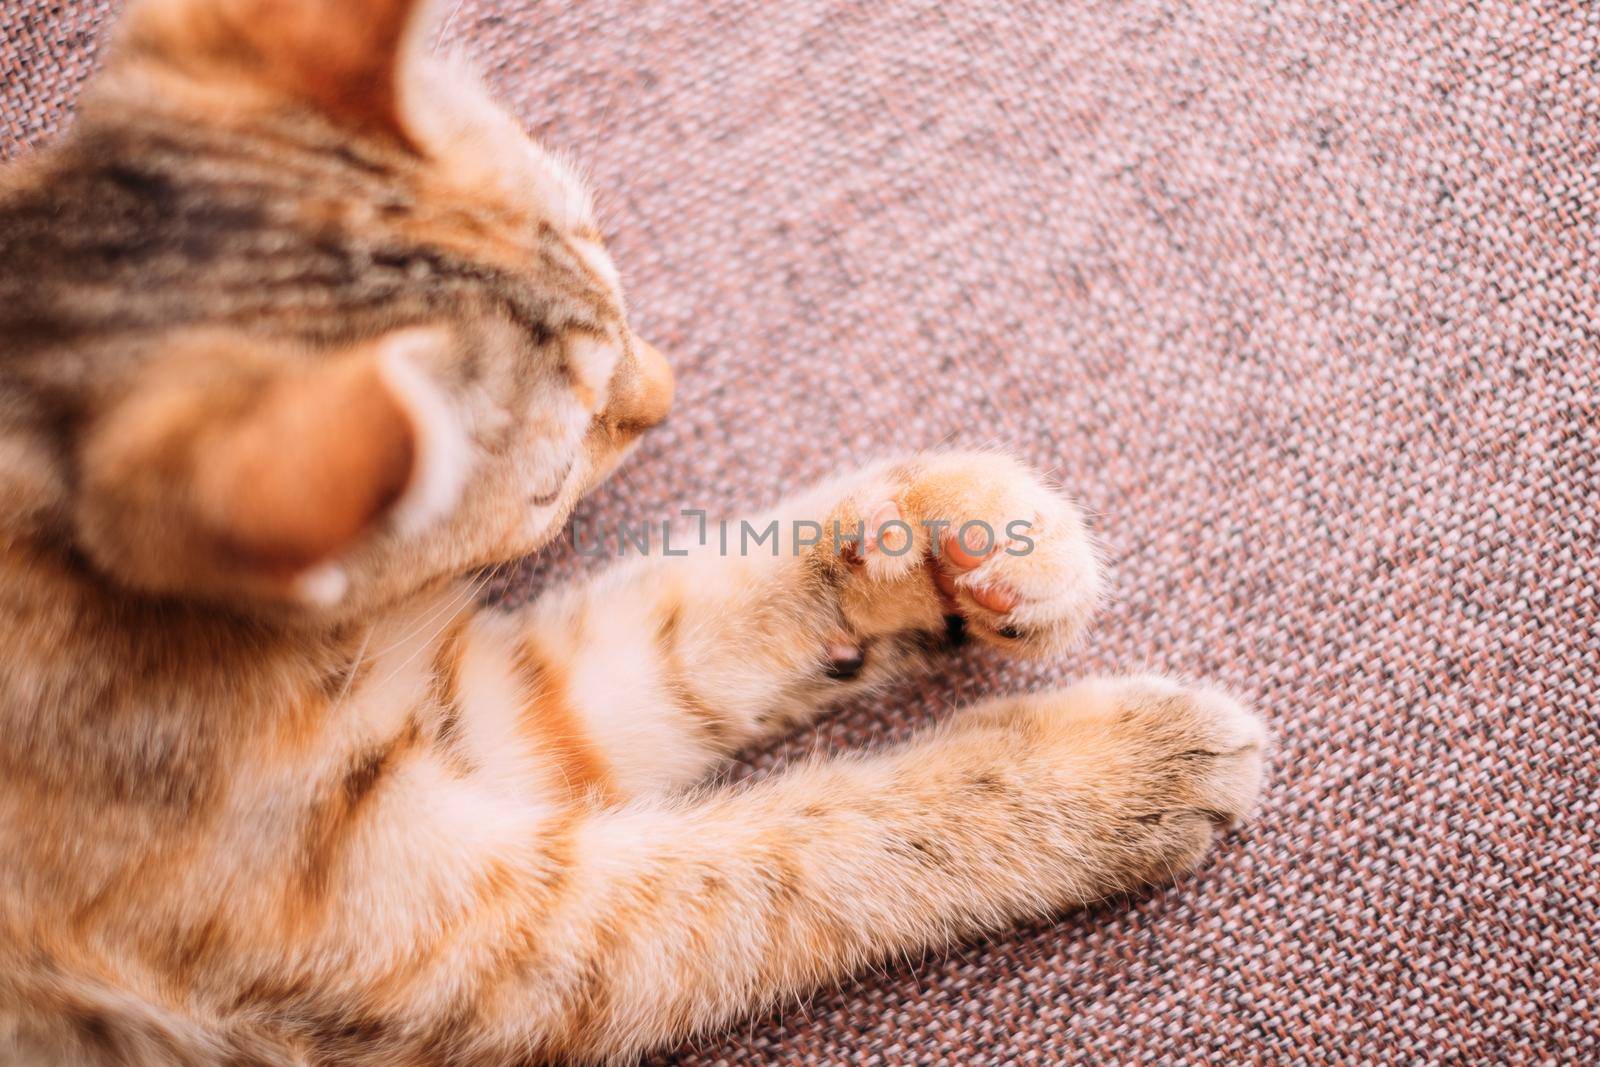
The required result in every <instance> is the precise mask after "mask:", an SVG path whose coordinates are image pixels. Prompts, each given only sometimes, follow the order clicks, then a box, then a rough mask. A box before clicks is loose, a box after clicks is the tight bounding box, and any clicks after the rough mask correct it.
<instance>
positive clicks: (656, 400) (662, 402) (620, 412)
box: [606, 336, 673, 432]
mask: <svg viewBox="0 0 1600 1067" xmlns="http://www.w3.org/2000/svg"><path fill="white" fill-rule="evenodd" d="M628 371H629V372H625V373H619V374H618V375H617V379H616V381H615V382H614V384H613V386H612V393H611V403H610V404H609V405H608V411H607V412H606V414H607V415H608V416H609V418H610V420H611V422H612V423H613V424H614V425H616V426H618V427H620V428H622V429H626V430H632V431H635V432H637V431H641V430H648V429H649V428H650V427H652V426H655V425H656V424H657V423H659V422H661V420H662V419H665V418H666V417H667V412H669V411H671V410H672V384H673V383H672V367H671V365H669V364H668V363H667V357H665V356H663V355H662V354H661V353H660V352H658V351H656V347H655V346H654V345H651V344H647V343H645V342H644V341H642V340H640V339H639V338H638V337H637V336H635V337H634V339H633V366H632V367H631V368H628Z"/></svg>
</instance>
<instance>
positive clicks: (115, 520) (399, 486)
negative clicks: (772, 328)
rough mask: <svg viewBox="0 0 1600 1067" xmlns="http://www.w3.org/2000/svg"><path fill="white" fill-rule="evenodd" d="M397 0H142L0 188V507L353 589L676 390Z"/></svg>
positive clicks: (561, 194)
mask: <svg viewBox="0 0 1600 1067" xmlns="http://www.w3.org/2000/svg"><path fill="white" fill-rule="evenodd" d="M430 31H431V21H430V5H429V4H428V3H426V2H424V0H142V2H135V3H134V4H133V5H132V6H131V7H130V10H129V12H128V14H127V16H126V18H125V21H124V24H123V25H122V27H121V28H120V32H119V34H118V36H117V38H116V39H115V42H114V45H113V47H112V48H111V51H110V54H109V57H108V59H107V62H106V64H105V69H104V70H103V72H102V73H101V74H100V75H99V77H98V78H97V79H96V80H95V82H94V83H92V84H91V86H90V88H89V90H88V91H87V92H86V94H85V97H84V101H83V103H82V106H81V108H80V112H79V116H78V119H77V121H76V123H75V125H74V127H73V129H72V131H71V132H70V134H69V135H68V136H66V137H65V138H63V139H62V140H61V141H60V142H58V143H57V144H56V145H54V146H52V147H51V148H50V149H48V150H46V151H44V152H41V153H39V154H38V155H37V156H35V157H34V158H32V159H29V160H26V161H24V162H23V163H22V164H21V165H19V166H16V167H13V168H12V170H11V171H10V173H8V174H6V175H5V176H4V179H3V184H0V345H3V346H4V348H5V351H4V352H0V468H3V474H0V477H4V478H5V479H6V484H5V485H4V486H0V494H3V502H4V505H5V506H4V507H3V508H0V511H3V512H4V514H0V522H4V523H8V524H10V525H11V527H12V529H11V530H7V531H0V532H3V533H10V534H13V535H14V534H15V532H16V530H17V529H19V528H22V527H29V528H31V529H35V530H42V531H47V532H49V534H50V536H53V537H56V538H62V539H66V540H68V541H70V543H71V544H70V547H71V548H72V549H73V551H74V552H75V553H76V555H77V556H79V557H80V558H82V559H85V560H87V561H88V564H89V565H90V566H92V567H93V568H95V569H96V570H98V571H99V572H100V573H101V574H102V575H103V576H105V577H106V578H107V579H108V580H110V581H112V582H114V583H118V584H120V585H122V586H124V587H126V588H128V589H131V590H135V591H138V592H141V593H149V594H158V595H163V596H177V597H202V598H210V599H215V598H224V599H230V600H234V601H238V602H242V603H263V604H279V605H296V604H304V605H309V606H311V607H312V608H314V609H315V610H318V611H329V610H331V611H341V610H347V609H348V610H353V609H354V608H355V607H358V606H360V605H363V604H371V603H373V602H375V601H377V600H380V599H383V598H386V597H391V596H395V595H399V594H400V593H403V592H404V591H405V590H406V589H408V588H412V587H415V586H416V585H418V584H420V583H421V582H423V581H426V580H427V579H429V578H431V577H434V576H437V575H440V574H443V573H446V572H456V571H461V570H464V569H467V568H471V567H474V566H479V565H482V564H485V563H489V562H493V561H496V560H502V559H509V558H512V557H515V556H518V555H521V554H524V553H526V552H529V551H531V550H533V549H535V548H537V547H539V546H540V545H542V544H544V543H545V542H547V541H548V540H550V539H551V538H552V537H553V536H554V535H555V534H556V532H557V531H558V530H559V528H560V526H561V524H562V523H563V522H564V521H565V519H566V517H567V514H568V512H569V511H570V509H571V508H572V506H573V504H574V502H575V501H576V500H577V498H578V497H579V496H580V495H582V493H584V492H585V491H586V490H587V489H589V488H590V487H592V486H593V485H594V484H595V483H596V482H597V481H598V480H599V479H601V478H603V477H604V476H605V475H606V474H607V473H608V472H609V471H610V470H611V469H612V468H613V467H614V466H615V465H616V463H617V462H618V461H619V460H620V459H621V458H622V456H623V455H624V454H625V453H626V451H627V450H628V449H629V448H630V447H631V445H632V444H633V443H634V441H635V440H636V438H637V436H638V434H639V433H640V432H641V431H642V430H644V429H647V428H648V427H650V426H652V425H654V424H656V423H658V422H659V421H660V420H661V419H662V418H663V417H664V416H665V415H666V412H667V409H668V407H669V406H670V403H671V393H672V376H671V372H670V371H669V370H668V368H667V365H666V363H665V361H664V360H663V359H662V358H661V356H660V355H659V354H658V353H656V352H655V351H654V350H653V349H652V348H650V347H649V346H648V345H646V344H645V343H643V342H642V341H641V340H640V339H639V338H637V337H636V336H634V334H633V333H632V331H631V330H630V329H629V327H628V325H627V321H626V317H625V305H624V302H623V296H622V292H621V289H620V286H619V284H618V276H617V272H616V269H615V268H614V266H613V264H612V261H611V259H610V257H609V256H608V254H607V252H606V250H605V248H604V247H603V246H602V244H601V241H600V236H599V232H598V230H597V227H596V221H595V219H594V216H593V209H592V207H591V204H590V200H589V196H588V194H587V192H586V190H585V189H584V187H583V185H582V183H581V182H580V181H579V180H578V178H577V177H576V176H575V175H574V173H573V171H572V170H571V169H570V168H569V167H568V166H566V165H564V164H563V163H562V162H561V161H560V160H559V159H557V158H555V157H553V156H551V155H550V154H548V153H546V152H545V151H543V150H542V149H541V148H539V147H538V146H537V145H535V144H534V143H533V142H532V141H531V140H529V139H528V137H527V136H526V135H525V134H524V133H523V132H522V131H521V130H520V129H519V128H518V126H517V125H516V123H514V122H513V121H512V120H511V119H510V118H509V117H508V116H507V115H506V114H505V113H504V112H502V111H501V110H500V109H499V108H498V107H497V106H495V105H494V104H493V103H492V102H490V101H489V99H488V98H487V97H486V96H485V94H484V93H483V91H482V90H481V89H480V88H478V86H477V83H476V82H475V81H474V80H473V79H471V78H470V77H466V76H464V75H463V74H462V73H461V72H460V71H459V70H457V69H454V67H453V65H452V64H451V63H449V62H447V61H441V60H440V59H438V58H436V57H434V56H432V55H431V54H430V52H429V49H428V43H429V37H430Z"/></svg>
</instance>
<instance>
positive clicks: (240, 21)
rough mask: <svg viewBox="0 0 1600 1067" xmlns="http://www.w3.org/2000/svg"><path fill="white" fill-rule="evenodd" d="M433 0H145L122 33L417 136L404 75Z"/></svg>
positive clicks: (148, 51) (159, 51)
mask: <svg viewBox="0 0 1600 1067" xmlns="http://www.w3.org/2000/svg"><path fill="white" fill-rule="evenodd" d="M432 9H433V4H432V3H431V0H142V2H140V3H137V4H136V5H135V6H134V7H133V9H132V10H131V11H130V12H129V15H128V17H127V20H126V23H125V26H124V30H123V33H124V36H123V38H122V41H123V47H124V48H125V49H126V50H127V51H129V52H131V53H135V54H139V55H143V56H145V57H149V58H154V59H156V60H158V61H160V62H163V63H166V64H167V65H169V66H171V67H173V68H175V69H179V70H184V71H188V72H190V73H192V74H195V75H197V76H199V77H203V78H205V79H207V80H208V81H212V82H218V83H222V84H226V83H227V81H228V80H229V79H237V80H240V81H241V82H248V83H250V84H254V85H256V86H261V87H266V88H269V89H272V90H274V91H277V92H280V93H281V94H282V95H284V96H286V97H289V98H291V99H294V100H297V101H299V102H301V103H303V104H306V105H308V106H311V107H314V108H317V109H319V110H321V111H322V112H324V113H325V114H326V115H328V116H329V117H330V118H332V119H334V120H335V121H338V122H340V123H343V124H346V125H350V126H353V127H356V128H359V129H361V130H363V131H369V132H376V133H379V134H382V135H386V136H389V137H391V138H395V139H398V140H399V141H400V142H401V143H404V144H407V145H411V144H412V143H413V141H412V137H411V135H410V133H409V132H408V131H407V128H406V123H405V121H404V116H403V114H402V111H401V96H402V93H401V81H402V79H403V78H404V76H405V67H406V63H407V60H408V57H409V56H410V55H411V54H412V53H413V52H415V51H416V50H417V49H419V48H420V46H421V43H422V39H423V38H424V37H425V36H426V34H427V31H428V28H429V26H430V24H431V21H430V15H431V13H432Z"/></svg>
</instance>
